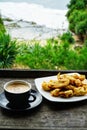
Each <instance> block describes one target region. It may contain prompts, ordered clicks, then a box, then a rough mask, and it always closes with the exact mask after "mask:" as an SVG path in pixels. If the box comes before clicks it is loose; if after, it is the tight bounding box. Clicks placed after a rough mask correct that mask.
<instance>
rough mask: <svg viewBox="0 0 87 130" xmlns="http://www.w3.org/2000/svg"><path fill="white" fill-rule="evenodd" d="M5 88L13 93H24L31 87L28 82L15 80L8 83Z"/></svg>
mask: <svg viewBox="0 0 87 130" xmlns="http://www.w3.org/2000/svg"><path fill="white" fill-rule="evenodd" d="M5 89H6V90H7V91H8V92H11V93H24V92H27V91H29V89H30V87H29V85H28V84H26V83H21V82H14V83H11V84H8V85H7V87H6V88H5Z"/></svg>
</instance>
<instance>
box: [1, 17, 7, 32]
mask: <svg viewBox="0 0 87 130" xmlns="http://www.w3.org/2000/svg"><path fill="white" fill-rule="evenodd" d="M0 31H1V32H5V31H6V29H5V26H4V23H3V20H2V17H1V15H0Z"/></svg>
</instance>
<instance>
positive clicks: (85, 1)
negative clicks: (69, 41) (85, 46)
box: [66, 0, 87, 41]
mask: <svg viewBox="0 0 87 130" xmlns="http://www.w3.org/2000/svg"><path fill="white" fill-rule="evenodd" d="M67 7H68V12H67V14H66V16H67V19H68V21H69V29H70V30H71V31H72V32H73V33H75V34H76V35H78V36H80V40H82V41H84V39H85V38H84V36H85V35H86V36H87V0H71V1H70V3H69V4H68V6H67Z"/></svg>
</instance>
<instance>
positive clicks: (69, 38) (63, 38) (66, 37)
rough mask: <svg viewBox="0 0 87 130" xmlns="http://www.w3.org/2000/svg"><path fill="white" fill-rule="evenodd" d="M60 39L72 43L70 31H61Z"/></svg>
mask: <svg viewBox="0 0 87 130" xmlns="http://www.w3.org/2000/svg"><path fill="white" fill-rule="evenodd" d="M61 40H62V41H64V42H68V43H70V44H73V43H74V38H73V36H72V33H71V32H69V31H68V32H66V33H63V35H62V36H61Z"/></svg>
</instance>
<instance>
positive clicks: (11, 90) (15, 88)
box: [4, 80, 32, 106]
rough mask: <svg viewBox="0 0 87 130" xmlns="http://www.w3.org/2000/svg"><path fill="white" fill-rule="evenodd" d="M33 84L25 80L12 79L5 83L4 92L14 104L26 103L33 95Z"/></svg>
mask: <svg viewBox="0 0 87 130" xmlns="http://www.w3.org/2000/svg"><path fill="white" fill-rule="evenodd" d="M31 88H32V87H31V84H30V83H29V82H27V81H24V80H11V81H9V82H7V83H5V85H4V93H5V96H6V98H7V100H8V101H9V103H10V104H11V105H13V106H18V105H25V104H27V103H28V101H29V97H30V95H31Z"/></svg>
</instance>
